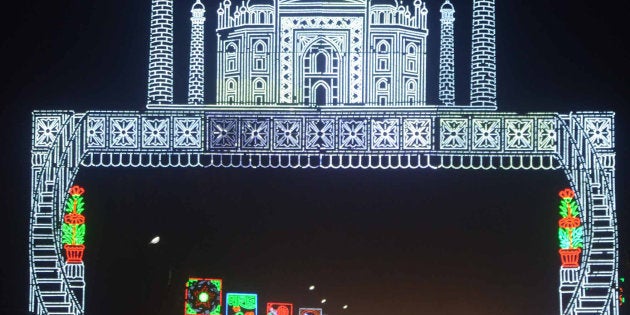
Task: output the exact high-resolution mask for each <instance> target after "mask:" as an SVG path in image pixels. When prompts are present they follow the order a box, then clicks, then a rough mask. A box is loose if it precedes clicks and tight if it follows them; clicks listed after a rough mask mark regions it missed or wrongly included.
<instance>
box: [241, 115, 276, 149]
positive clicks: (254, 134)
mask: <svg viewBox="0 0 630 315" xmlns="http://www.w3.org/2000/svg"><path fill="white" fill-rule="evenodd" d="M241 141H242V147H243V148H245V149H266V148H268V147H269V119H243V120H242V121H241Z"/></svg>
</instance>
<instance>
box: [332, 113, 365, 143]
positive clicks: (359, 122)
mask: <svg viewBox="0 0 630 315" xmlns="http://www.w3.org/2000/svg"><path fill="white" fill-rule="evenodd" d="M339 147H340V148H341V149H351V150H353V149H360V150H361V149H363V150H364V149H367V119H341V120H339Z"/></svg>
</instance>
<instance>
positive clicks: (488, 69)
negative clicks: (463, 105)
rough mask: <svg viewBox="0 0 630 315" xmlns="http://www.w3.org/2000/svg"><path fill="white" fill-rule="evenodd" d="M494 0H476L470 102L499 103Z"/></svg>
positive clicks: (472, 103)
mask: <svg viewBox="0 0 630 315" xmlns="http://www.w3.org/2000/svg"><path fill="white" fill-rule="evenodd" d="M496 73H497V69H496V50H495V22H494V0H473V30H472V59H471V69H470V76H471V77H470V105H472V106H488V107H496V106H497V78H496Z"/></svg>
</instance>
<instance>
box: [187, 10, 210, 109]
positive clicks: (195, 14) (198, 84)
mask: <svg viewBox="0 0 630 315" xmlns="http://www.w3.org/2000/svg"><path fill="white" fill-rule="evenodd" d="M190 12H191V13H192V17H191V18H190V21H191V22H192V30H191V38H190V69H189V72H188V104H191V105H199V104H203V103H204V91H203V90H204V61H203V59H204V50H205V47H204V39H203V37H204V29H205V25H204V23H205V22H206V18H205V16H204V15H205V13H206V9H205V7H204V5H203V4H202V3H201V0H197V1H196V2H195V4H193V7H192V10H190Z"/></svg>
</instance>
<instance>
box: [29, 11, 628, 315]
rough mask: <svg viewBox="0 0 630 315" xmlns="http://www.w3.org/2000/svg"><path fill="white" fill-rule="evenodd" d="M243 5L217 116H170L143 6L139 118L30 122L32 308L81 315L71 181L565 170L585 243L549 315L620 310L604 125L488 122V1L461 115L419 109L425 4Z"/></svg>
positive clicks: (224, 14) (476, 31)
mask: <svg viewBox="0 0 630 315" xmlns="http://www.w3.org/2000/svg"><path fill="white" fill-rule="evenodd" d="M191 2H192V1H191ZM197 2H198V3H201V1H197ZM197 2H195V3H194V4H195V6H196V7H197V8H200V6H199V5H197V4H196V3H197ZM251 2H252V3H253V4H249V2H248V1H245V4H242V3H241V4H239V5H236V4H234V5H233V4H232V3H231V2H230V1H229V0H226V1H223V2H221V3H220V4H218V8H217V9H218V10H217V14H218V26H217V35H218V43H219V51H218V55H217V65H218V66H219V70H218V72H217V76H218V77H217V80H218V82H217V94H218V100H219V104H212V105H210V104H204V105H200V104H197V103H196V102H191V103H192V104H190V105H189V104H182V105H177V104H173V82H172V79H173V77H172V67H173V55H172V42H173V38H172V29H173V25H172V17H173V12H172V0H152V2H151V3H152V9H153V12H152V14H151V17H152V20H151V37H150V38H151V40H150V58H149V77H148V100H147V109H146V110H143V111H88V112H84V113H75V112H73V111H64V110H55V111H35V112H34V113H33V129H32V146H31V163H32V175H31V179H32V185H31V216H30V233H29V245H28V246H29V267H30V273H29V276H30V278H29V281H30V282H29V286H30V296H29V311H31V312H33V313H34V314H37V315H43V314H84V312H85V303H84V295H85V288H86V287H85V279H84V277H83V263H80V264H78V263H74V262H68V261H66V259H64V252H63V245H64V244H63V239H62V231H61V230H62V224H63V217H64V214H65V213H64V209H65V203H66V201H67V200H68V196H67V195H68V191H69V189H70V188H71V187H72V186H74V180H75V177H76V175H77V172H78V171H79V169H81V168H87V167H234V168H259V167H264V168H323V169H325V168H335V169H365V170H368V169H426V168H430V169H438V168H441V169H475V170H479V169H482V170H487V169H506V170H514V169H527V170H532V171H537V170H563V171H564V173H565V174H566V176H567V181H568V182H569V185H570V187H571V189H572V191H573V192H575V196H574V197H573V199H574V201H575V204H576V205H577V209H578V210H577V211H578V212H579V215H578V214H577V213H573V212H572V216H573V217H574V218H576V217H579V218H580V222H581V227H582V232H583V235H582V237H583V238H582V242H581V244H578V243H574V240H570V241H569V243H568V244H569V245H568V246H569V249H571V248H570V247H571V246H573V247H579V246H578V245H581V252H580V253H579V257H578V262H579V263H578V265H577V267H576V266H575V264H571V265H570V266H560V267H559V277H560V281H559V304H560V313H561V314H563V315H576V314H604V315H618V314H619V300H620V290H619V272H618V260H619V256H618V246H619V245H618V239H619V237H618V230H617V217H616V196H615V163H616V162H615V157H616V153H615V130H614V129H615V128H614V116H615V114H614V113H612V112H573V113H570V114H561V113H553V112H548V113H531V114H514V113H501V112H496V111H494V110H495V109H496V79H495V71H496V65H495V51H494V49H495V40H494V35H495V32H494V1H491V0H473V8H474V10H473V21H474V22H473V32H472V33H473V41H472V47H473V48H472V52H471V55H472V57H471V58H472V65H471V102H470V104H468V105H457V106H455V105H454V106H444V105H433V106H432V105H428V104H426V100H425V96H424V93H425V91H426V83H425V79H426V74H425V72H424V67H425V59H424V58H425V55H424V52H425V49H426V47H425V46H426V43H425V39H426V34H427V32H428V30H427V29H426V23H427V20H426V19H427V18H428V12H427V10H426V8H425V7H424V3H423V2H421V1H419V0H416V1H415V2H414V4H413V7H412V9H410V10H407V8H406V7H403V6H400V5H398V4H396V5H394V4H391V5H372V4H370V3H368V2H367V1H359V0H336V1H332V0H331V1H306V0H282V1H280V0H278V2H275V3H276V4H275V5H263V4H256V3H255V2H254V1H253V0H252V1H251ZM206 4H208V3H206ZM270 10H271V11H270ZM333 11H334V12H340V13H339V14H331V15H330V16H328V15H327V13H328V12H333ZM196 12H197V13H200V12H201V11H196ZM304 12H308V13H304ZM194 15H195V7H193V18H194ZM252 21H253V22H252ZM253 25H255V26H256V27H253ZM198 26H199V25H198ZM200 31H201V30H200V29H199V28H195V27H194V26H193V30H192V34H191V38H192V42H195V34H196V35H198V34H199V32H200ZM388 45H389V47H388ZM194 47H195V45H193V48H194ZM201 47H203V44H202V46H201ZM414 47H415V48H414ZM407 48H413V49H407ZM366 51H367V52H369V53H364V52H366ZM199 53H200V51H194V52H191V56H192V57H195V58H196V57H199V56H200V54H199ZM195 58H191V69H193V67H192V66H193V65H198V60H197V59H195ZM411 61H413V62H411ZM414 63H415V65H413V64H414ZM394 65H396V67H394ZM408 66H409V67H408ZM222 67H223V68H222ZM388 67H389V68H388ZM388 69H389V70H388ZM408 69H416V70H417V71H415V70H414V71H407V70H408ZM191 72H192V71H191ZM446 73H447V74H448V71H447V72H446ZM191 76H192V75H191ZM413 80H417V82H416V83H417V85H416V89H407V88H406V85H407V84H408V83H409V82H411V81H413ZM192 81H194V84H192V85H191V86H193V87H192V88H191V91H193V90H194V89H196V88H201V90H203V87H200V86H201V85H203V81H195V80H192ZM381 83H385V86H384V89H379V86H380V84H381ZM259 84H262V85H259ZM433 84H434V85H437V84H435V82H433ZM445 91H446V90H445ZM192 94H195V93H192ZM189 95H190V93H189ZM202 97H203V96H202ZM319 105H321V106H319ZM334 105H338V106H334ZM351 105H352V106H351ZM365 105H369V106H365ZM313 106H317V107H318V108H312V107H313ZM436 109H440V110H436ZM572 209H573V208H572ZM562 214H563V213H561V215H562ZM567 217H569V215H568V211H567ZM561 228H562V226H561ZM567 232H568V231H567ZM562 242H563V240H562V239H561V246H564V245H563V244H564V243H562ZM86 243H87V244H88V245H89V240H87V242H86ZM571 244H573V245H571ZM87 263H89V262H87ZM78 266H80V269H78ZM230 296H231V295H228V297H227V300H228V301H227V304H228V306H229V304H230ZM237 302H238V303H239V304H240V303H241V302H240V300H238V301H237ZM237 302H234V303H237ZM234 303H232V306H231V307H227V308H226V312H227V313H228V315H229V314H231V313H229V312H232V311H234V309H233V308H232V307H235V304H234ZM250 304H251V303H250ZM248 305H249V304H248ZM241 309H243V308H241ZM245 309H247V308H245ZM230 310H231V311H230ZM247 312H250V313H251V312H253V314H251V315H255V310H254V311H252V310H251V309H247ZM246 315H247V314H246ZM300 315H302V313H301V310H300Z"/></svg>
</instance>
